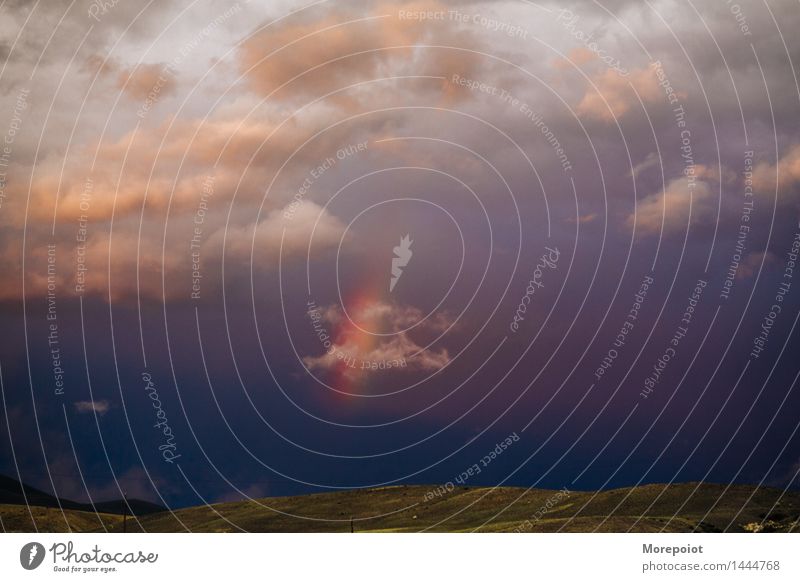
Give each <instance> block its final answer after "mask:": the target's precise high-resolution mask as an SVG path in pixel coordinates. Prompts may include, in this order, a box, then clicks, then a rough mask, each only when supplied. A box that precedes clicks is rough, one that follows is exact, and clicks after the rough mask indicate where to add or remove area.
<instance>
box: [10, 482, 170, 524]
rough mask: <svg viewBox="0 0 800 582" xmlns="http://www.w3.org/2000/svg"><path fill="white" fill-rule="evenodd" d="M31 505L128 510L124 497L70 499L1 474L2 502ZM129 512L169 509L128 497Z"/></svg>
mask: <svg viewBox="0 0 800 582" xmlns="http://www.w3.org/2000/svg"><path fill="white" fill-rule="evenodd" d="M26 501H27V504H28V505H29V506H31V507H49V508H56V509H57V508H58V507H59V503H60V506H61V507H62V508H63V509H74V510H76V511H89V512H92V513H95V512H99V513H112V514H118V515H122V514H123V513H125V512H126V509H125V501H124V500H123V499H113V500H111V501H101V502H98V503H95V504H94V506H93V505H92V504H91V503H79V502H77V501H71V500H69V499H59V498H57V497H55V496H53V495H50V494H49V493H45V492H44V491H41V490H39V489H36V488H35V487H31V486H30V485H26V484H24V483H20V482H19V481H17V480H16V479H14V478H12V477H8V476H6V475H0V504H6V505H25V504H26ZM127 505H128V509H127V513H128V514H133V515H148V514H151V513H158V512H160V511H166V510H167V509H166V508H165V507H163V506H161V505H158V504H157V503H151V502H150V501H144V500H142V499H128V502H127Z"/></svg>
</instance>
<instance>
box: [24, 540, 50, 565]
mask: <svg viewBox="0 0 800 582" xmlns="http://www.w3.org/2000/svg"><path fill="white" fill-rule="evenodd" d="M44 555H45V551H44V546H43V545H42V544H40V543H39V542H30V543H27V544H25V545H24V546H22V549H21V550H20V551H19V563H20V564H22V567H23V568H25V569H26V570H35V569H36V568H38V567H39V566H41V565H42V562H43V561H44Z"/></svg>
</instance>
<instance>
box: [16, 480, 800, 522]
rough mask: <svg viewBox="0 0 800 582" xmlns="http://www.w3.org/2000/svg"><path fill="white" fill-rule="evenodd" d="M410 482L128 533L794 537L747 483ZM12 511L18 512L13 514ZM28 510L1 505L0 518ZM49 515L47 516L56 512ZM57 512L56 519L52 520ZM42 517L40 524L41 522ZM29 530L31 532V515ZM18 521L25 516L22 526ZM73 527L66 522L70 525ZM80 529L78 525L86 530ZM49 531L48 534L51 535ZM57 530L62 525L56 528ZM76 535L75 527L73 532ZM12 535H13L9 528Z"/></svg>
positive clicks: (783, 517)
mask: <svg viewBox="0 0 800 582" xmlns="http://www.w3.org/2000/svg"><path fill="white" fill-rule="evenodd" d="M432 491H433V490H432V489H431V487H427V486H419V485H408V486H405V485H404V486H395V487H382V488H377V489H361V490H353V491H342V492H336V493H320V494H314V495H303V496H295V497H277V498H264V499H258V500H253V501H242V502H233V503H222V504H215V505H210V506H198V507H190V508H185V509H178V510H175V511H174V512H168V511H164V512H159V513H150V514H147V515H141V516H137V517H134V518H129V519H128V522H127V524H126V528H127V531H129V532H130V531H146V532H180V531H192V532H239V531H250V532H349V531H350V529H351V518H352V527H353V530H354V531H356V532H366V531H369V532H419V531H435V532H469V531H481V532H512V531H524V532H557V531H565V532H591V531H602V532H626V531H635V532H659V531H663V532H691V531H699V532H723V531H726V532H744V531H798V529H799V528H800V526H799V525H798V520H800V493H798V492H786V493H783V492H782V491H781V490H778V489H771V488H756V487H754V486H750V485H735V486H731V487H728V488H727V489H726V486H723V485H716V484H709V483H702V484H699V483H681V484H672V485H644V486H640V487H632V488H624V489H613V490H609V491H602V492H583V491H581V492H578V491H575V492H563V491H562V492H557V491H550V490H543V489H533V490H526V489H522V488H516V487H501V488H481V487H458V488H455V489H453V490H451V491H449V492H443V494H442V495H438V496H437V495H433V494H432ZM14 512H16V513H14ZM20 512H27V508H25V507H24V506H23V507H21V508H20V507H19V506H16V507H14V506H9V505H2V506H0V520H2V524H3V527H4V529H6V530H9V529H14V528H9V525H10V524H11V523H17V522H18V521H19V520H17V522H12V521H11V516H12V515H14V514H16V515H17V516H18V517H19V513H20ZM54 512H55V513H54ZM54 515H55V517H54ZM33 519H34V520H35V522H36V523H37V527H38V528H39V530H40V531H66V522H67V521H69V520H73V521H74V522H75V524H76V526H80V527H81V529H80V531H87V529H91V528H90V523H91V520H94V523H95V528H94V529H95V531H103V528H105V529H107V530H108V531H112V532H113V531H119V532H121V531H122V528H123V524H122V520H121V518H120V517H119V516H115V515H108V514H105V515H100V516H96V515H95V514H93V513H89V514H88V516H87V514H86V513H85V512H83V513H81V512H77V513H76V514H75V515H71V516H70V517H68V518H67V519H65V518H64V516H62V515H61V513H60V511H59V510H53V509H42V510H41V517H36V516H35V515H34V517H33ZM40 519H41V521H40ZM27 520H28V522H27V523H28V525H27V529H26V528H25V526H24V523H23V524H22V525H23V529H22V531H32V528H31V527H30V525H31V517H30V516H28V517H27ZM23 521H24V520H23ZM70 523H72V522H70ZM84 527H85V528H86V529H84ZM49 528H54V529H49ZM58 528H60V529H58ZM75 529H76V530H77V529H78V528H77V527H76V528H75ZM17 531H20V530H17Z"/></svg>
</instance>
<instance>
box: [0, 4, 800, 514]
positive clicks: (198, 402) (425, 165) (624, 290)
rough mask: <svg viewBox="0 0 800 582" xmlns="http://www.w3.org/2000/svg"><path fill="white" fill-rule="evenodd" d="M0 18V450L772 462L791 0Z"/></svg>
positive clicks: (422, 477) (786, 326)
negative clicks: (0, 393)
mask: <svg viewBox="0 0 800 582" xmlns="http://www.w3.org/2000/svg"><path fill="white" fill-rule="evenodd" d="M0 15H2V17H1V18H0V62H2V66H1V67H0V103H2V107H0V139H2V140H3V143H2V144H0V272H1V273H2V277H0V322H2V329H3V334H2V335H0V379H1V380H2V382H1V384H0V386H1V387H2V405H3V412H4V414H3V415H2V416H0V473H3V474H6V475H9V476H12V477H15V478H19V479H21V480H23V481H25V482H26V483H29V484H31V485H33V486H36V487H39V488H41V489H44V490H46V491H50V492H55V493H57V494H58V495H60V496H62V497H65V498H70V499H76V500H81V501H89V500H94V501H100V500H105V499H113V498H118V497H120V496H121V495H122V494H125V495H127V496H128V497H137V498H142V499H148V500H151V501H155V502H158V503H162V504H164V505H167V506H169V507H181V506H188V505H197V504H202V503H213V502H220V501H230V500H237V499H242V498H247V497H265V496H283V495H293V494H301V493H312V492H322V491H336V490H340V489H351V488H361V487H378V486H388V485H396V484H409V483H417V484H443V483H448V482H454V483H459V484H462V485H469V486H472V485H475V486H477V485H513V486H523V487H541V488H552V489H561V488H563V487H567V488H569V489H574V490H595V489H607V488H611V487H622V486H632V485H638V484H643V483H670V482H686V481H711V482H717V483H723V484H730V483H750V484H757V485H760V486H769V487H779V488H796V487H797V484H798V481H797V475H798V471H800V435H798V426H800V418H799V417H798V414H797V410H798V409H800V396H798V391H800V388H798V387H797V379H798V374H799V373H800V365H798V360H797V357H796V354H797V353H798V349H800V334H798V332H797V330H796V329H795V328H796V324H797V320H798V315H799V313H800V310H799V309H798V307H799V306H800V280H798V272H797V271H796V261H797V255H798V251H800V138H798V136H799V135H800V131H798V129H799V128H798V120H800V115H798V113H800V84H798V80H797V74H796V71H795V69H794V64H795V63H796V62H798V60H800V45H799V44H798V40H797V38H796V35H794V34H792V33H793V31H795V30H797V28H798V27H800V9H798V6H797V5H796V4H794V3H790V2H777V1H772V0H762V1H756V0H752V1H749V0H741V1H739V2H738V3H732V2H714V3H700V2H693V1H691V0H659V1H653V0H646V1H626V0H616V1H606V0H602V1H601V0H597V1H573V2H546V1H545V2H539V3H535V2H528V1H521V0H520V1H509V2H494V1H493V2H472V1H463V2H447V1H443V0H423V1H411V0H410V1H404V0H388V1H385V2H384V1H376V2H367V3H365V2H355V1H344V2H332V1H326V0H323V1H317V2H311V3H307V2H294V1H291V2H290V1H283V2H267V1H257V0H251V1H249V2H246V1H243V0H240V1H239V2H232V3H231V2H221V1H209V2H180V1H175V2H133V1H126V0H119V1H118V2H105V3H104V2H98V1H97V0H94V1H93V2H87V1H85V0H73V1H69V2H68V1H66V0H53V1H47V2H44V1H34V2H30V1H21V0H12V1H5V2H3V3H2V4H1V5H0ZM501 443H505V446H501ZM498 451H499V452H498ZM475 468H477V470H475Z"/></svg>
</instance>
